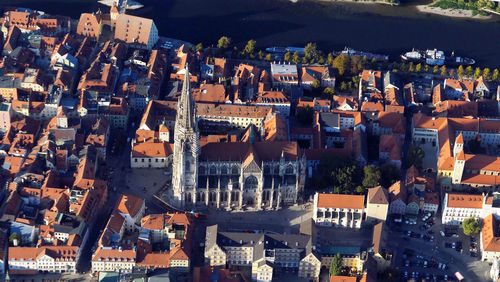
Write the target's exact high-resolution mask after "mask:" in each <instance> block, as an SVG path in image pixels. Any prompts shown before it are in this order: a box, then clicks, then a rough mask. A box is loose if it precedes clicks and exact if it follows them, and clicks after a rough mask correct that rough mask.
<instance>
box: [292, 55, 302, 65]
mask: <svg viewBox="0 0 500 282" xmlns="http://www.w3.org/2000/svg"><path fill="white" fill-rule="evenodd" d="M292 62H293V63H294V64H298V63H299V62H300V56H299V52H295V53H293V57H292Z"/></svg>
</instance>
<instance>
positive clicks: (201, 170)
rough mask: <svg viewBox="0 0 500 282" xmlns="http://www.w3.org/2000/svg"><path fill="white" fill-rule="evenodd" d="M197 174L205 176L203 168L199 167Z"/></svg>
mask: <svg viewBox="0 0 500 282" xmlns="http://www.w3.org/2000/svg"><path fill="white" fill-rule="evenodd" d="M198 174H200V175H204V174H205V167H204V166H202V165H200V167H199V168H198Z"/></svg>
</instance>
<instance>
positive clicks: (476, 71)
mask: <svg viewBox="0 0 500 282" xmlns="http://www.w3.org/2000/svg"><path fill="white" fill-rule="evenodd" d="M480 76H481V68H479V67H477V68H476V70H475V71H474V79H478V78H479V77H480Z"/></svg>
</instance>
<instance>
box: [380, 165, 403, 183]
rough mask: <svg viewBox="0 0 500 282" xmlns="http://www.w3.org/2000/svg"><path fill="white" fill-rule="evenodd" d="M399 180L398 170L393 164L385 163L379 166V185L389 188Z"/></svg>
mask: <svg viewBox="0 0 500 282" xmlns="http://www.w3.org/2000/svg"><path fill="white" fill-rule="evenodd" d="M400 178H401V175H400V173H399V169H398V167H397V166H396V165H395V164H393V163H391V162H387V163H385V164H383V165H381V166H380V185H382V186H384V187H390V186H391V185H392V184H394V183H396V181H398V180H399V179H400Z"/></svg>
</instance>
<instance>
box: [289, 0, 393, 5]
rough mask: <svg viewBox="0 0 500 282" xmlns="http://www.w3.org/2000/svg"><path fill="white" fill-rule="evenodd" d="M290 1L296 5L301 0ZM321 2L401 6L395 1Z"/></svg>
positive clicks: (345, 0) (330, 0)
mask: <svg viewBox="0 0 500 282" xmlns="http://www.w3.org/2000/svg"><path fill="white" fill-rule="evenodd" d="M290 1H292V2H294V3H296V2H298V1H299V0H290ZM320 1H322V2H327V3H336V2H342V3H356V4H383V5H389V6H399V5H400V4H401V2H400V1H399V0H394V1H393V2H388V1H384V0H320Z"/></svg>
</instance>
